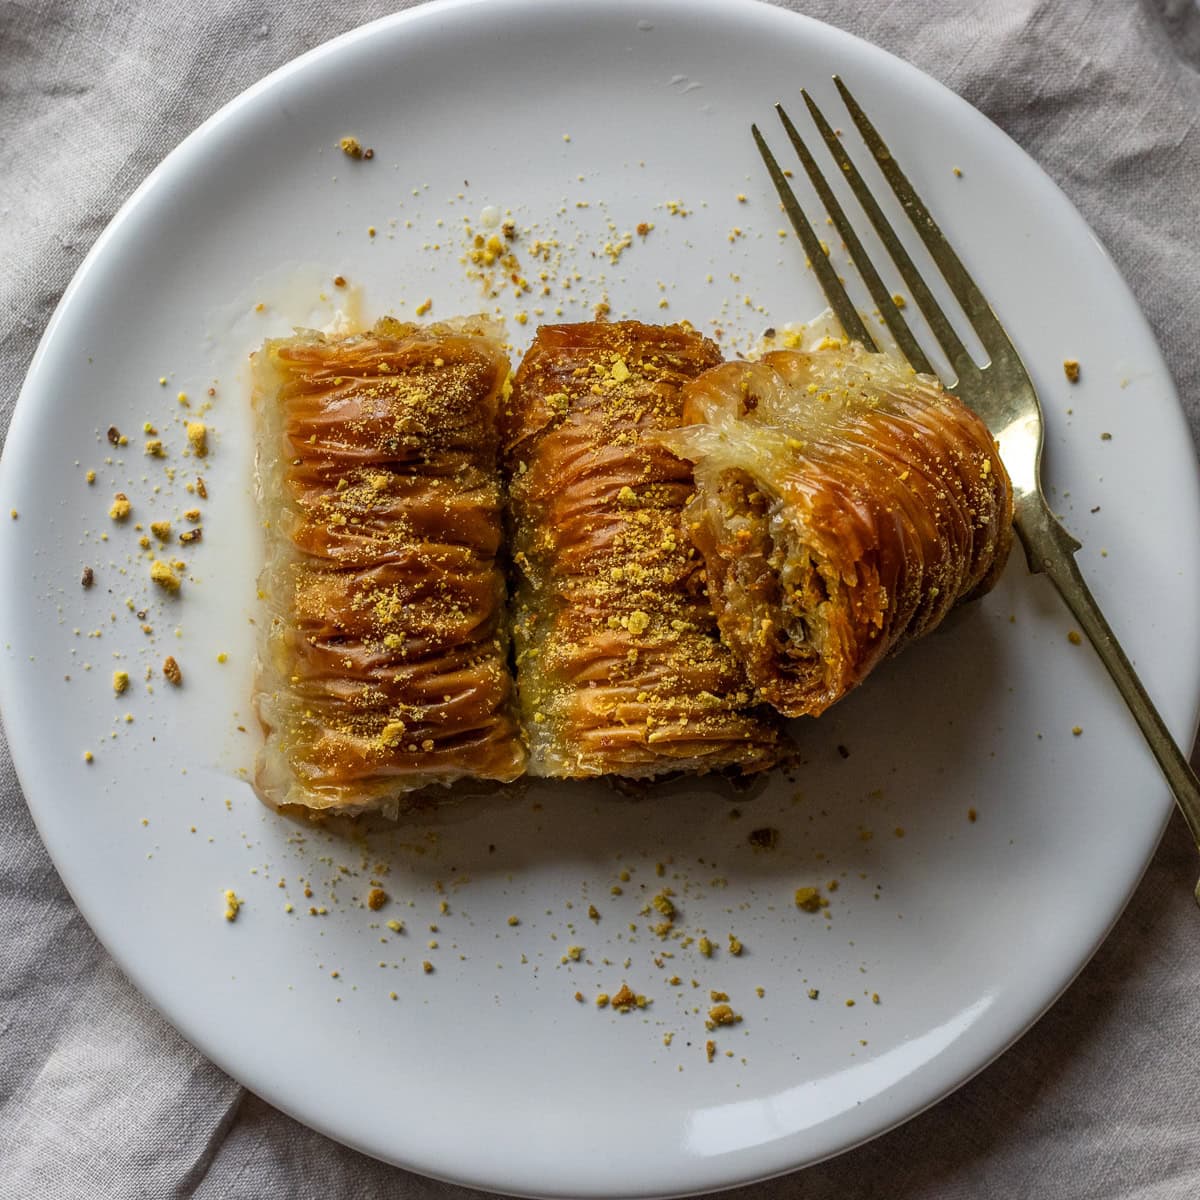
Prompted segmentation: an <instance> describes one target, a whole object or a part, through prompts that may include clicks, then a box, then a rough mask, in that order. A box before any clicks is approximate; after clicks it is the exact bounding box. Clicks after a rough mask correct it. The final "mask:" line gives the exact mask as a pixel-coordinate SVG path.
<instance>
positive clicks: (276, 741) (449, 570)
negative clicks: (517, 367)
mask: <svg viewBox="0 0 1200 1200" xmlns="http://www.w3.org/2000/svg"><path fill="white" fill-rule="evenodd" d="M254 359H255V362H254V373H255V375H254V378H255V386H254V408H255V416H256V421H257V435H258V487H259V499H260V504H261V510H262V514H263V516H264V518H265V527H266V567H265V569H264V571H263V573H262V577H261V580H260V592H261V594H262V595H263V597H264V599H265V604H266V610H267V611H266V620H265V621H264V622H263V627H262V633H261V642H260V647H259V675H258V681H257V688H256V695H255V700H256V706H257V710H258V714H259V718H260V720H261V722H262V725H263V728H264V730H265V734H266V737H265V744H264V747H263V750H262V753H261V754H260V756H259V760H258V766H257V774H256V786H257V788H258V791H259V793H260V795H261V796H262V797H263V798H264V799H266V800H267V801H268V802H269V803H271V804H273V805H276V806H300V807H302V808H305V809H309V810H321V809H328V810H338V811H341V812H350V813H356V812H362V811H366V810H382V811H384V812H387V813H390V814H393V815H394V814H395V813H396V812H398V811H399V809H400V807H401V798H402V797H403V796H404V795H405V794H406V793H410V792H413V791H415V790H416V789H419V788H422V787H425V786H426V785H428V784H434V783H438V784H448V783H451V782H453V781H454V780H456V779H460V778H472V779H488V780H511V779H514V778H516V777H517V776H518V775H520V774H521V773H522V771H523V769H524V759H525V755H524V750H523V748H522V746H521V743H520V738H519V730H518V725H517V722H516V719H515V714H514V713H513V711H512V699H513V695H512V693H513V688H512V680H511V676H510V674H509V670H508V666H507V654H508V645H507V638H506V633H505V625H504V608H505V584H504V576H503V573H502V571H501V569H500V567H499V566H498V564H497V553H498V551H499V549H500V545H501V540H502V523H501V488H500V479H499V473H498V468H497V463H496V451H497V434H496V410H497V405H498V403H499V397H500V393H501V390H502V388H503V386H504V383H505V380H506V379H507V377H508V370H509V364H508V358H507V355H506V353H505V351H504V348H503V347H502V346H501V344H500V343H499V342H498V341H497V340H496V338H495V336H494V335H493V331H492V330H491V328H490V327H489V326H488V325H487V323H486V322H485V321H483V320H476V321H462V322H458V323H456V324H454V325H434V326H429V327H426V328H421V327H419V326H416V325H404V324H400V323H398V322H395V321H391V320H384V321H381V322H379V324H378V325H376V326H375V328H374V330H373V331H372V332H371V333H369V334H364V335H355V336H350V337H326V336H323V335H321V334H319V333H305V334H301V335H299V336H297V337H294V338H286V339H278V340H274V341H268V342H267V343H266V344H265V345H264V346H263V348H262V349H261V350H260V351H259V352H258V353H257V354H256V355H255V356H254Z"/></svg>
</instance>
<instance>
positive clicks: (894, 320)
mask: <svg viewBox="0 0 1200 1200" xmlns="http://www.w3.org/2000/svg"><path fill="white" fill-rule="evenodd" d="M775 111H776V112H777V113H778V114H779V119H780V120H781V121H782V122H783V128H784V129H785V130H786V131H787V135H788V138H789V139H790V141H791V143H792V148H793V149H794V150H795V151H796V153H797V154H798V155H799V156H800V162H801V163H802V165H803V166H804V170H805V171H806V172H807V173H808V177H809V179H810V180H812V185H813V187H814V188H815V189H816V193H817V195H818V197H819V198H820V200H821V203H822V204H823V205H824V206H825V211H826V212H827V213H828V214H829V216H830V218H831V219H832V221H833V224H834V228H836V229H837V231H838V234H839V235H840V237H841V239H842V241H843V242H844V243H845V244H846V247H847V249H848V250H849V251H850V257H851V259H853V260H854V265H855V266H856V267H857V268H858V273H859V274H860V275H861V276H862V278H863V282H864V283H865V284H866V285H867V290H868V291H869V292H870V293H871V298H872V299H873V300H874V301H875V303H876V304H877V305H878V306H879V312H880V315H881V316H882V317H883V319H884V321H885V322H886V323H887V327H888V329H890V330H891V333H892V337H894V338H895V339H896V344H897V345H898V346H899V347H900V349H901V351H902V352H903V354H904V357H905V358H907V359H908V361H909V362H910V363H911V364H912V365H913V368H914V370H917V371H921V372H923V373H924V374H926V375H933V374H934V373H935V372H934V370H933V367H932V366H930V363H929V359H927V358H926V357H925V352H924V351H923V350H922V349H921V347H920V346H919V345H918V344H917V339H916V338H915V337H913V334H912V330H911V329H909V327H908V322H907V321H906V320H905V319H904V317H903V316H902V315H901V313H900V309H899V307H898V306H897V305H896V302H895V301H894V300H893V299H892V294H891V292H889V291H888V289H887V288H886V287H885V286H884V282H883V280H882V279H880V277H879V272H878V271H876V270H875V264H874V263H872V262H871V259H870V257H869V256H868V254H867V251H866V248H865V247H864V246H863V244H862V242H861V241H860V240H859V237H858V234H857V233H855V232H854V227H853V226H852V225H851V224H850V222H849V221H848V220H847V219H846V213H845V210H844V209H843V208H842V206H841V204H839V203H838V199H837V197H836V196H835V195H834V194H833V190H832V189H831V188H830V186H829V184H828V183H827V182H826V180H825V176H824V175H822V174H821V168H820V167H818V166H817V163H816V160H815V159H814V158H813V156H812V154H811V153H810V152H809V149H808V146H807V145H805V142H804V139H803V138H802V137H801V136H800V133H799V131H798V130H797V129H796V126H795V125H793V124H792V119H791V117H789V116H788V115H787V113H786V112H785V111H784V107H783V105H782V104H777V105H775Z"/></svg>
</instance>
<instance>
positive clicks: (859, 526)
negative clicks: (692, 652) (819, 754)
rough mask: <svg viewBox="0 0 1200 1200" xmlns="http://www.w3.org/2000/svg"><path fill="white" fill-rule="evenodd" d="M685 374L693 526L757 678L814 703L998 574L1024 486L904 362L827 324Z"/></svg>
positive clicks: (676, 438) (785, 699)
mask: <svg viewBox="0 0 1200 1200" xmlns="http://www.w3.org/2000/svg"><path fill="white" fill-rule="evenodd" d="M822 347H823V348H819V349H816V350H814V351H811V352H805V351H777V352H775V353H772V354H768V355H766V356H765V357H764V358H763V359H762V361H761V362H757V363H747V362H735V363H728V364H726V365H724V366H720V367H717V368H716V369H714V370H712V371H709V372H707V373H706V374H704V375H702V376H701V377H700V378H699V379H697V380H695V381H694V382H693V383H691V384H689V385H688V388H687V389H686V392H685V403H684V420H685V421H686V422H687V423H688V427H687V428H686V429H683V430H681V431H679V432H677V433H675V434H673V435H668V436H667V437H666V439H665V440H666V441H667V442H668V443H669V444H670V445H671V446H672V447H673V448H674V449H675V450H677V451H678V452H679V453H680V454H682V455H684V456H685V457H686V458H687V459H689V460H691V461H692V462H693V463H694V464H695V473H696V496H695V499H694V500H693V501H692V503H691V504H690V505H689V507H688V511H687V515H686V519H687V525H688V530H689V533H690V535H691V537H692V539H693V540H694V541H695V543H696V545H697V546H698V547H699V548H700V550H701V551H702V552H703V555H704V558H705V561H706V563H707V565H708V573H709V591H710V594H711V596H712V601H713V604H714V606H715V608H716V611H717V616H718V620H719V622H720V626H721V633H722V634H723V636H724V638H725V640H726V642H727V643H728V644H729V645H730V646H732V647H733V649H734V651H735V652H736V654H737V656H738V658H739V659H740V660H741V662H742V663H744V665H745V668H746V672H747V675H748V676H749V678H750V681H751V683H752V684H753V685H754V686H755V688H757V689H758V691H759V693H760V694H761V695H762V696H763V697H765V698H766V699H767V700H769V701H770V702H771V703H772V704H773V705H775V706H776V707H777V708H778V709H779V710H780V711H781V712H784V713H786V714H787V715H788V716H801V715H804V714H810V715H814V716H815V715H816V714H818V713H821V712H824V711H825V709H827V708H828V707H829V706H830V705H831V704H833V703H834V702H835V701H837V700H839V699H841V697H842V696H844V695H845V694H846V693H847V692H848V691H849V690H850V689H851V688H852V687H854V686H855V685H856V684H858V683H860V682H861V681H862V680H863V678H864V677H865V676H866V675H867V673H868V672H869V671H870V670H871V669H872V668H873V667H874V666H875V665H876V664H877V663H878V662H879V661H880V660H881V659H882V658H883V657H884V656H885V655H888V654H893V653H895V652H896V651H897V650H899V649H900V648H901V647H903V646H904V645H906V644H907V643H908V642H910V641H912V640H913V639H914V638H918V637H921V636H922V635H923V634H926V633H928V632H929V631H930V630H932V629H933V628H934V627H935V626H936V625H937V624H938V623H939V622H940V621H941V620H942V618H943V617H945V615H946V614H947V613H948V612H949V611H950V609H951V608H953V607H954V605H956V604H958V603H959V602H960V601H962V600H966V599H970V598H971V597H973V596H978V595H980V594H982V593H983V592H985V591H987V589H988V588H990V587H991V586H992V584H993V583H994V581H995V580H996V578H997V576H998V575H999V573H1000V571H1001V569H1002V568H1003V566H1004V562H1005V559H1006V558H1007V556H1008V551H1009V547H1010V545H1011V543H1012V528H1011V526H1012V493H1011V489H1010V485H1009V480H1008V475H1007V474H1006V472H1005V470H1004V465H1003V464H1002V463H1001V461H1000V456H999V453H998V452H997V450H996V445H995V442H994V441H993V439H992V436H991V434H990V433H989V432H988V429H987V427H986V426H985V425H984V423H983V421H982V420H980V418H979V417H977V416H976V415H975V414H974V413H973V412H972V411H971V410H970V409H968V408H967V407H965V406H964V405H963V404H962V403H961V402H960V401H959V400H958V399H957V398H955V397H954V396H951V395H949V394H948V393H947V392H945V391H944V390H943V389H942V387H941V386H940V384H939V383H938V382H937V380H936V379H934V378H932V377H931V376H926V375H917V374H916V373H915V372H914V371H913V370H912V368H911V367H909V366H908V364H907V363H905V362H903V361H902V360H900V359H898V358H896V357H892V356H889V355H884V354H870V353H868V352H867V351H865V350H863V348H862V347H861V346H860V345H858V344H853V345H851V344H846V343H842V342H840V341H834V340H831V339H826V340H825V341H824V342H823V343H822Z"/></svg>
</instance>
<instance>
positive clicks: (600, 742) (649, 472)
mask: <svg viewBox="0 0 1200 1200" xmlns="http://www.w3.org/2000/svg"><path fill="white" fill-rule="evenodd" d="M720 359H721V355H720V352H719V351H718V350H717V347H716V346H715V345H713V343H712V342H710V341H708V340H707V339H705V338H703V337H701V336H699V335H698V334H696V333H694V332H692V331H691V330H690V329H687V328H685V327H683V326H679V325H672V326H667V327H665V328H663V327H656V326H649V325H641V324H638V323H637V322H633V321H630V322H621V323H614V324H582V325H558V326H542V328H541V329H539V330H538V334H537V337H536V339H535V340H534V343H533V345H532V347H531V348H530V350H529V352H528V353H527V354H526V355H525V358H524V361H523V362H522V363H521V366H520V368H519V369H518V371H517V374H516V377H515V380H514V385H513V392H512V395H511V397H510V399H509V401H508V402H507V403H506V404H505V405H504V407H503V410H502V413H503V415H502V437H503V461H504V465H505V469H506V473H507V475H508V479H509V488H510V506H511V508H510V511H511V516H512V521H513V527H514V528H513V559H514V564H515V568H516V571H517V576H518V587H517V600H516V618H515V622H514V639H515V642H516V647H517V680H518V688H519V693H520V709H521V718H522V724H523V726H524V728H525V732H526V737H527V740H528V743H529V750H530V761H529V772H530V774H533V775H550V776H560V777H582V776H592V775H605V774H612V775H622V776H626V777H632V778H649V777H652V776H655V775H661V774H664V773H666V772H670V771H680V770H690V771H709V770H714V769H717V768H720V767H729V766H733V767H739V768H741V769H742V770H744V771H754V770H758V769H760V768H762V767H766V766H768V765H770V764H771V763H772V762H774V761H775V760H776V759H777V758H778V756H779V752H780V741H779V731H778V728H777V725H776V723H775V720H774V717H773V714H771V713H770V710H769V709H767V708H766V707H765V706H756V704H755V703H754V702H753V698H752V696H751V693H750V689H749V687H748V686H747V684H746V680H745V677H744V675H743V674H742V672H741V669H740V668H739V667H738V665H737V663H736V661H735V660H734V658H733V656H732V655H731V654H730V652H729V651H728V650H727V649H726V648H725V647H724V646H723V645H722V644H721V641H720V637H719V634H718V631H717V626H716V621H715V619H714V616H713V611H712V606H711V604H710V603H709V600H708V597H707V594H706V584H705V573H704V564H703V562H702V561H701V560H700V558H699V556H698V555H697V554H696V552H695V550H694V549H692V547H690V546H689V545H688V543H687V540H686V538H685V537H684V536H683V531H682V528H681V526H680V515H681V512H682V509H683V505H684V502H685V500H686V499H687V497H688V496H689V495H690V494H691V491H692V473H691V469H690V468H689V467H688V465H687V464H686V463H684V462H682V461H680V460H679V459H678V458H676V457H675V456H674V455H673V454H671V453H670V452H669V451H667V450H666V449H665V448H664V447H663V446H662V445H661V444H660V443H658V442H657V441H656V440H655V436H656V435H657V434H658V433H659V432H660V431H662V430H664V429H670V428H672V427H674V426H676V425H677V424H678V422H679V418H680V413H681V410H682V394H681V389H682V386H683V384H684V383H686V382H687V381H688V380H689V379H692V378H694V377H695V376H697V375H699V374H700V373H701V372H702V371H705V370H707V369H708V368H710V367H712V366H714V365H715V364H716V363H718V362H720Z"/></svg>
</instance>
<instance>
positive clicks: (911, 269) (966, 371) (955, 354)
mask: <svg viewBox="0 0 1200 1200" xmlns="http://www.w3.org/2000/svg"><path fill="white" fill-rule="evenodd" d="M800 94H801V95H802V96H803V97H804V103H805V104H806V105H808V111H809V113H811V114H812V119H813V121H814V122H815V124H816V126H817V129H818V130H819V131H820V133H821V137H822V139H823V140H824V142H825V145H826V146H828V147H829V152H830V154H832V155H833V158H834V161H835V162H836V163H837V165H838V167H839V168H840V169H841V171H842V174H843V175H845V177H846V182H847V183H848V184H849V185H850V189H851V191H853V192H854V195H855V197H856V198H857V200H858V202H859V204H861V205H862V208H863V211H864V212H865V213H866V214H867V216H868V217H869V218H870V221H871V224H872V225H874V226H875V232H876V233H878V234H879V239H880V241H882V242H883V244H884V247H885V248H886V249H887V252H888V253H889V254H890V255H891V256H892V259H893V261H894V262H895V264H896V267H897V269H898V270H899V272H900V275H901V278H903V280H904V282H905V284H907V286H908V289H909V291H910V292H911V293H912V296H913V299H914V300H915V301H916V302H917V306H918V307H919V308H920V310H921V311H922V312H923V313H924V314H925V319H926V320H927V321H928V322H929V327H930V329H931V330H932V331H933V335H934V337H936V338H937V340H938V341H939V342H940V343H941V346H942V349H943V350H944V351H945V352H946V357H947V358H949V360H950V365H951V366H952V367H953V368H954V371H955V373H956V374H957V375H958V378H959V379H960V380H962V379H963V378H964V377H968V378H969V377H970V376H972V375H974V374H977V373H978V370H979V368H978V367H977V365H976V364H975V361H974V360H973V359H972V358H971V356H970V355H969V354H968V353H967V348H966V347H965V346H964V345H963V344H962V340H961V339H960V338H959V336H958V334H957V333H955V332H954V326H953V325H951V324H950V319H949V318H948V317H947V316H946V314H945V312H944V311H943V309H942V306H941V305H940V304H939V303H938V302H937V300H936V299H934V296H933V293H932V292H931V291H930V290H929V287H928V286H927V285H926V283H925V280H924V279H923V278H922V277H921V272H920V271H919V270H918V269H917V266H916V264H915V263H914V262H913V260H912V258H911V257H910V255H909V253H908V251H907V250H906V249H905V248H904V244H903V243H902V242H901V241H900V239H899V238H898V237H897V236H896V231H895V230H894V229H893V228H892V225H891V222H890V221H888V219H887V217H885V216H884V215H883V210H882V209H881V208H880V207H879V204H878V202H877V201H876V199H875V197H874V196H873V195H872V193H871V189H870V188H869V187H868V186H867V183H866V181H865V180H864V179H863V177H862V176H861V175H860V174H859V171H858V168H857V167H856V166H855V165H854V162H853V160H852V159H851V158H850V156H849V154H847V153H846V148H845V147H844V146H843V145H842V142H841V139H840V138H839V137H838V136H837V134H836V133H834V131H833V128H832V126H831V125H830V124H829V122H828V121H827V120H826V119H825V114H824V113H823V112H821V110H820V108H818V107H817V102H816V101H815V100H814V99H813V98H812V97H811V96H810V95H809V94H808V92H806V91H804V90H801V93H800ZM860 111H861V110H860ZM881 144H882V143H881ZM872 152H874V147H872ZM889 182H890V181H889ZM893 186H894V185H893ZM901 202H903V197H901ZM885 311H886V310H885Z"/></svg>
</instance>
